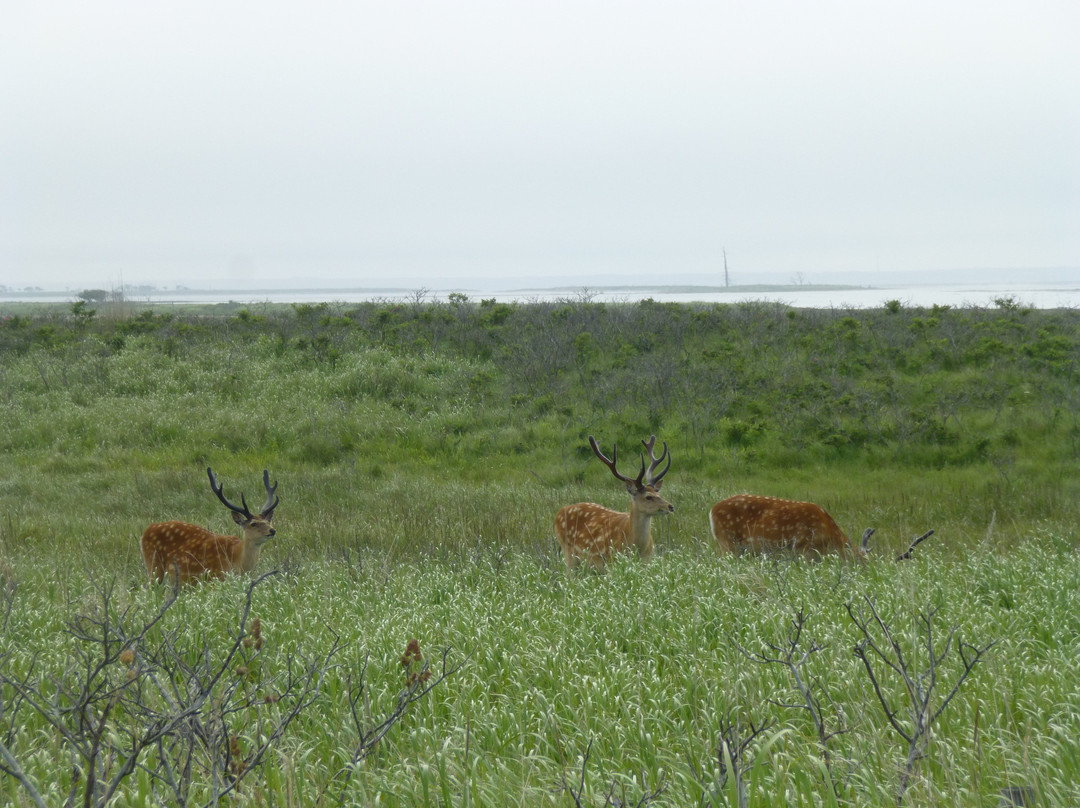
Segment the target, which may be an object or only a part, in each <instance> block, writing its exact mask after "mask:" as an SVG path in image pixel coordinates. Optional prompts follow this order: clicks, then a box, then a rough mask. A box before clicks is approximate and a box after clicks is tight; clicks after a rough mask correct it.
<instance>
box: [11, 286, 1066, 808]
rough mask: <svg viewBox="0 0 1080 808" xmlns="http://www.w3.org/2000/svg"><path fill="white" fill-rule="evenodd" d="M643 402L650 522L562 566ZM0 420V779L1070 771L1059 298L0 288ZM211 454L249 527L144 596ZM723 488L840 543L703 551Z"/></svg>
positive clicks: (143, 796)
mask: <svg viewBox="0 0 1080 808" xmlns="http://www.w3.org/2000/svg"><path fill="white" fill-rule="evenodd" d="M653 433H655V434H656V435H657V436H658V438H659V439H660V440H662V441H666V442H667V443H668V446H669V448H670V451H671V454H672V457H673V464H672V469H671V472H670V473H669V474H668V476H667V478H666V479H665V484H664V494H665V496H666V497H667V498H668V499H670V501H671V502H672V503H673V504H674V505H675V508H676V511H675V514H674V515H672V516H670V517H665V518H662V519H659V520H655V521H654V527H653V533H654V537H655V539H656V543H657V548H658V551H657V555H656V556H655V557H654V559H653V561H652V562H651V563H650V564H648V565H647V566H646V565H642V564H641V563H639V562H637V561H636V559H634V558H632V557H627V558H621V559H619V560H617V562H616V563H614V564H612V565H611V566H610V568H609V570H608V572H607V573H606V574H603V575H596V574H580V575H577V576H574V577H568V576H567V574H566V572H565V571H564V569H563V568H562V562H561V556H560V555H559V554H558V552H557V548H556V546H555V541H554V534H553V529H552V520H553V518H554V514H555V512H556V511H557V510H558V508H559V507H561V506H562V505H565V504H569V503H571V502H576V501H586V500H587V501H594V502H599V503H602V504H604V505H608V506H611V507H617V508H624V507H627V497H626V495H625V493H624V492H623V488H622V485H621V484H619V483H617V482H616V481H615V480H613V479H612V477H611V475H610V473H609V472H608V471H607V470H606V469H605V468H604V467H603V465H602V464H600V463H599V462H598V461H597V460H596V459H595V458H594V457H593V455H592V453H591V451H590V449H589V447H588V443H587V437H588V435H590V434H592V435H595V436H596V437H597V439H598V441H599V442H600V444H601V446H602V447H606V448H610V447H611V445H612V443H613V442H618V445H619V446H620V448H621V452H620V457H622V458H625V459H624V460H623V463H627V464H631V463H636V462H637V461H636V449H635V447H639V446H640V443H639V441H640V440H641V439H642V438H646V437H648V436H649V435H650V434H653ZM0 456H2V458H3V464H4V468H3V473H2V474H0V803H3V804H11V805H17V806H24V805H36V804H45V805H60V804H64V803H65V801H69V802H70V803H71V804H110V805H156V804H191V805H203V804H216V803H218V802H223V801H227V802H230V803H232V804H239V805H257V806H262V805H273V806H277V805H296V806H306V805H337V804H346V805H352V804H355V805H401V806H411V805H440V806H450V805H454V806H457V805H476V806H487V805H522V806H544V805H551V806H574V805H582V806H602V805H611V806H616V805H620V806H621V805H642V806H643V805H657V806H660V805H663V806H668V805H670V806H688V805H697V806H706V805H712V806H721V805H733V806H734V805H741V804H749V805H778V806H779V805H805V806H819V805H824V806H827V805H896V804H897V803H898V802H900V803H901V804H904V805H949V806H951V805H965V806H968V805H970V806H996V805H998V804H999V800H1001V798H1002V793H1003V790H1006V789H1016V790H1017V791H1014V792H1010V793H1012V794H1013V795H1014V796H1016V797H1017V798H1019V796H1020V795H1021V794H1022V795H1023V798H1024V799H1026V800H1028V801H1029V802H1030V804H1036V805H1047V806H1056V805H1070V804H1077V803H1078V802H1080V786H1078V785H1077V784H1078V783H1080V751H1078V745H1077V743H1076V738H1077V737H1078V735H1080V677H1077V676H1076V675H1075V667H1076V664H1077V659H1078V658H1080V558H1078V555H1077V548H1078V547H1080V527H1078V525H1080V474H1078V473H1077V469H1078V462H1080V313H1078V312H1075V311H1071V310H1068V311H1039V310H1031V309H1027V308H1025V307H1024V306H1022V305H1021V304H1019V303H1017V302H1016V301H1014V300H1011V299H1003V300H1001V301H998V304H997V305H996V306H995V307H994V308H990V309H949V308H946V307H935V308H933V309H912V308H907V307H904V306H902V305H900V304H899V303H895V302H894V303H891V304H889V305H887V306H885V307H884V308H882V309H880V310H875V311H862V310H837V311H809V310H796V309H791V308H788V307H786V306H782V305H777V304H771V303H769V304H766V303H755V304H739V305H730V306H729V305H676V304H660V303H655V302H653V301H648V300H647V301H642V302H640V303H625V304H601V303H596V302H593V301H591V300H589V299H588V297H587V296H585V295H583V296H581V297H580V298H575V299H568V300H564V301H559V302H552V303H541V302H536V303H527V304H502V303H497V302H494V301H487V300H482V301H472V300H469V299H467V298H465V297H464V296H461V295H451V296H450V298H449V299H447V300H431V299H428V298H426V297H425V296H424V295H422V294H419V293H418V294H417V295H416V296H415V297H414V298H413V299H410V300H404V301H395V300H387V301H379V302H373V303H365V304H358V305H356V304H333V303H327V304H318V305H297V306H275V305H270V304H266V305H259V306H246V307H245V306H239V305H235V304H229V305H221V306H211V307H184V308H178V309H176V308H164V307H162V308H157V309H147V310H142V309H138V308H130V307H128V308H123V307H121V306H118V305H116V304H111V305H109V306H105V305H102V306H99V307H98V308H97V309H96V310H95V308H94V307H92V306H88V305H86V304H81V303H76V304H74V305H72V306H54V307H43V306H36V307H34V308H33V309H29V308H20V307H19V306H16V305H14V304H12V305H8V306H6V307H3V308H0ZM208 465H209V466H212V467H213V468H214V471H215V472H216V473H217V475H218V476H219V478H220V479H221V481H222V482H223V484H224V488H225V492H226V495H227V496H229V497H230V498H238V496H239V494H240V492H241V491H242V492H244V493H245V495H246V496H247V498H248V500H249V501H250V502H261V501H262V490H261V481H260V476H261V472H262V469H263V468H268V469H269V470H270V474H271V478H272V479H276V480H278V482H279V483H280V487H279V489H278V494H279V496H280V497H281V504H280V506H279V507H278V509H277V513H276V515H275V520H274V524H275V526H276V527H277V530H278V535H277V537H276V538H275V539H274V540H272V541H271V542H270V543H269V544H268V545H267V546H266V548H265V549H264V552H263V555H262V559H261V561H260V563H259V566H258V568H257V569H256V572H255V575H254V576H247V577H239V576H236V577H234V578H232V579H230V580H227V581H224V582H213V583H208V584H204V585H200V586H195V587H190V588H188V589H186V590H185V591H182V592H180V593H179V596H178V597H177V598H176V599H175V601H173V600H172V593H171V592H170V591H169V590H168V588H167V587H154V588H151V587H148V586H146V585H145V580H146V573H145V569H144V567H143V565H142V559H141V556H140V553H139V549H138V538H139V536H140V535H141V533H142V531H143V529H144V528H145V527H146V525H147V524H149V523H150V522H154V521H162V520H167V519H182V520H185V521H190V522H194V523H196V524H200V525H204V526H208V527H210V528H211V529H214V530H217V531H220V532H226V533H232V532H234V529H233V525H232V520H231V519H230V518H229V516H228V513H227V511H226V510H225V509H224V508H223V507H222V506H221V504H220V503H219V502H218V501H217V500H216V498H215V497H214V496H213V494H212V493H211V491H210V490H209V485H208V481H207V478H206V467H207V466H208ZM744 491H745V492H752V493H761V494H770V495H775V496H781V497H787V498H793V499H805V500H811V501H814V502H817V503H819V504H821V505H822V506H823V507H825V508H826V509H827V510H828V511H829V512H830V513H831V514H832V515H833V517H834V518H835V519H836V521H837V522H838V523H839V524H840V526H841V527H842V528H844V529H845V530H846V531H847V533H848V534H849V535H850V536H852V538H853V539H857V538H858V537H859V536H860V535H861V533H862V529H863V528H864V527H874V528H876V529H877V532H876V533H875V535H874V537H873V539H872V543H871V550H872V552H873V554H874V558H873V560H872V561H871V563H869V564H867V565H866V566H858V565H855V564H849V563H844V562H841V561H839V560H837V559H824V560H822V561H820V562H814V563H807V562H802V561H798V560H794V559H791V558H787V557H776V558H755V557H738V558H729V557H721V556H719V555H718V554H717V553H716V552H715V551H714V550H713V548H712V547H711V546H710V542H711V538H710V537H709V532H708V523H707V512H708V509H709V507H710V506H711V505H712V504H713V503H714V502H716V501H717V500H719V499H721V498H723V497H726V496H730V495H732V494H735V493H739V492H744ZM929 529H934V530H935V534H934V536H933V537H932V538H931V539H930V540H929V541H928V542H927V543H926V544H924V545H922V546H920V548H919V549H918V550H917V551H916V552H915V556H914V559H913V560H912V561H908V562H904V563H901V564H897V563H895V562H894V561H892V558H893V557H895V555H896V554H897V553H898V552H899V551H901V550H903V549H904V548H905V547H907V545H908V543H909V542H910V541H911V539H912V538H914V537H915V536H916V535H920V534H922V533H924V532H925V531H927V530H929ZM267 572H274V573H275V574H272V575H270V576H268V577H266V578H259V577H258V576H259V575H261V574H262V573H267ZM256 620H257V622H255V621H256ZM413 638H416V639H418V640H419V646H420V649H422V658H415V659H412V660H411V661H410V660H409V659H408V655H407V654H406V658H405V659H404V660H403V652H405V651H406V645H407V643H408V642H409V641H410V640H411V639H413ZM253 640H254V642H253ZM859 649H861V651H862V653H863V654H864V655H865V656H866V659H867V661H865V662H864V660H863V659H862V658H861V657H860V656H859V654H858V653H856V651H857V650H859ZM879 652H880V653H879ZM768 660H772V661H771V662H770V661H768ZM868 666H869V670H868ZM905 674H907V678H908V680H909V681H908V684H907V685H905ZM920 704H922V706H923V708H924V710H923V713H924V714H925V715H928V716H929V717H930V723H929V725H928V727H927V728H925V731H920V730H918V729H917V728H918V720H917V716H918V715H919V714H920V711H919V709H918V708H919V705H920ZM939 708H940V712H938V710H939ZM886 710H889V712H888V713H887V712H886ZM178 716H182V720H180V719H179V718H178ZM890 716H891V718H890ZM380 727H381V729H380ZM383 733H384V734H383ZM133 750H135V751H133ZM126 767H128V768H129V770H128V768H126ZM110 789H111V790H110ZM901 792H902V793H901Z"/></svg>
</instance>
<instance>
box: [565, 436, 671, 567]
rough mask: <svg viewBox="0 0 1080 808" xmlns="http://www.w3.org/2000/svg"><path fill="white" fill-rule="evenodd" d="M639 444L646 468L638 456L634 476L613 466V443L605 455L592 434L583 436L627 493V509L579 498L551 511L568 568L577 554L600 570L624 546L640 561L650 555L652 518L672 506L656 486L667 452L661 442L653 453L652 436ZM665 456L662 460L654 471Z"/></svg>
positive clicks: (615, 453) (615, 458)
mask: <svg viewBox="0 0 1080 808" xmlns="http://www.w3.org/2000/svg"><path fill="white" fill-rule="evenodd" d="M641 443H642V445H643V446H644V447H645V450H646V451H647V452H648V453H649V465H648V467H647V468H646V466H645V458H644V456H643V457H642V458H641V471H639V472H638V476H637V477H626V476H624V475H622V474H620V473H619V472H618V470H617V469H616V463H617V462H618V457H619V454H618V452H619V449H618V446H617V445H616V446H615V447H614V448H613V449H612V452H611V459H610V460H609V459H608V458H607V457H605V456H604V453H603V452H601V451H600V447H599V446H597V444H596V439H595V438H594V437H593V436H592V435H589V445H590V446H591V447H592V450H593V453H594V454H595V455H596V456H597V457H598V458H600V461H601V462H602V463H603V464H604V465H605V466H607V467H608V468H609V469H610V470H611V473H612V474H613V475H614V476H615V479H617V480H620V481H621V482H622V483H624V484H625V485H626V491H627V493H629V494H630V512H629V513H623V512H621V511H613V510H611V509H610V508H605V507H604V506H603V505H597V504H596V503H594V502H579V503H577V504H576V505H567V506H566V507H565V508H562V509H561V510H560V511H559V512H558V513H557V514H556V515H555V535H556V537H557V538H558V540H559V546H560V547H561V548H562V553H563V560H564V561H565V562H566V568H567V570H568V571H573V570H575V569H577V567H578V565H579V564H580V563H581V561H582V559H584V560H585V561H587V562H588V563H589V565H590V566H592V567H593V568H594V569H598V570H602V569H603V568H604V566H605V565H606V564H607V562H608V561H610V560H611V557H612V555H614V554H615V553H619V552H623V551H625V550H637V552H638V554H639V555H640V556H641V558H642V560H643V561H648V560H649V558H651V557H652V553H653V540H652V530H651V528H652V518H653V517H654V516H657V515H660V514H665V513H674V512H675V507H674V506H673V505H672V504H671V503H670V502H668V501H667V500H665V499H664V498H663V497H662V496H660V485H661V484H662V483H663V478H664V475H665V474H667V473H668V469H670V468H671V455H670V454H669V453H668V448H667V443H665V444H664V451H663V452H662V453H661V454H660V457H656V456H655V455H654V454H653V448H654V447H655V446H656V436H655V435H653V436H652V437H650V438H649V439H648V440H647V441H645V440H643V441H642V442H641ZM665 458H666V459H667V465H666V466H664V468H663V470H661V471H659V472H658V471H657V469H658V468H660V465H661V464H662V463H663V462H664V459H665Z"/></svg>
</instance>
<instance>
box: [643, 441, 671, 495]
mask: <svg viewBox="0 0 1080 808" xmlns="http://www.w3.org/2000/svg"><path fill="white" fill-rule="evenodd" d="M641 443H642V445H643V446H644V447H645V451H647V452H648V453H649V470H648V471H647V472H646V473H645V482H646V483H648V484H649V485H652V486H655V487H656V488H659V487H660V481H661V480H662V479H663V478H664V475H665V474H667V473H668V469H670V468H671V455H670V454H668V450H667V441H664V451H663V452H661V453H660V457H659V458H656V457H654V456H653V447H654V446H656V435H651V436H650V437H649V439H648V440H647V441H646V440H643V441H642V442H641ZM665 457H666V458H667V465H666V466H665V467H664V470H663V471H661V472H660V473H659V474H654V473H653V472H655V471H656V469H657V468H658V467H659V465H660V464H661V463H663V462H664V458H665ZM641 465H642V467H643V468H644V466H645V458H641Z"/></svg>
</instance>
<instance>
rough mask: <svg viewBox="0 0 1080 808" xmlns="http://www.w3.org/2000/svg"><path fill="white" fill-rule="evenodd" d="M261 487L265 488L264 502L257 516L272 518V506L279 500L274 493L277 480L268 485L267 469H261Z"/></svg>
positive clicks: (268, 474) (268, 475)
mask: <svg viewBox="0 0 1080 808" xmlns="http://www.w3.org/2000/svg"><path fill="white" fill-rule="evenodd" d="M263 488H265V489H266V504H265V505H263V506H262V509H261V510H260V511H259V516H261V517H262V518H263V519H272V518H273V516H274V508H276V507H277V506H278V502H279V500H278V498H277V496H275V494H274V492H275V491H277V480H274V484H273V485H270V471H269V470H268V469H263ZM241 499H243V495H241Z"/></svg>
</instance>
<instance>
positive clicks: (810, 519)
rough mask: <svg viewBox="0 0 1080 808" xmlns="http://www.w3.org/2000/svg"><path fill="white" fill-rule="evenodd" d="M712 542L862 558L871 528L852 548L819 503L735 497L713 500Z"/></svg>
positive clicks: (732, 549) (741, 548)
mask: <svg viewBox="0 0 1080 808" xmlns="http://www.w3.org/2000/svg"><path fill="white" fill-rule="evenodd" d="M709 522H710V524H711V527H712V534H713V538H714V539H716V543H717V545H719V547H720V549H721V550H724V551H726V552H729V553H742V552H753V553H770V552H780V551H785V550H786V551H792V552H795V553H798V554H801V555H804V556H820V555H824V554H826V553H838V554H840V555H842V556H846V557H849V558H858V559H859V560H860V561H861V560H865V559H866V543H867V541H869V539H870V534H871V533H873V531H872V530H867V531H866V533H865V534H864V535H863V540H862V544H861V546H859V547H854V546H852V544H851V541H850V540H849V539H848V537H847V536H846V535H844V531H842V530H841V529H840V528H839V527H838V526H837V524H836V522H834V521H833V518H832V517H831V516H829V514H827V513H826V512H825V509H824V508H822V507H821V506H820V505H815V504H814V503H813V502H795V501H793V500H790V499H777V498H776V497H761V496H755V495H753V494H738V495H737V496H734V497H728V498H727V499H725V500H723V501H721V502H717V503H716V504H715V505H713V507H712V511H710V513H709Z"/></svg>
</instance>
